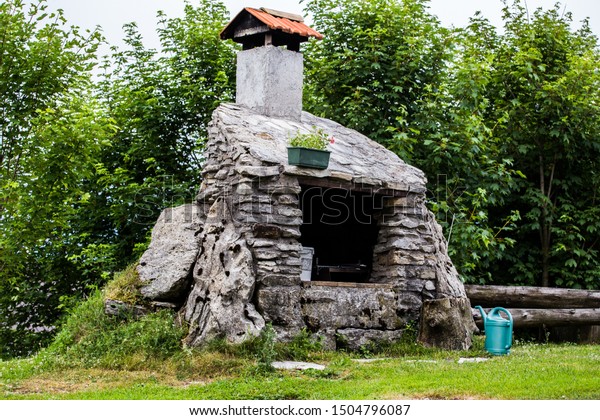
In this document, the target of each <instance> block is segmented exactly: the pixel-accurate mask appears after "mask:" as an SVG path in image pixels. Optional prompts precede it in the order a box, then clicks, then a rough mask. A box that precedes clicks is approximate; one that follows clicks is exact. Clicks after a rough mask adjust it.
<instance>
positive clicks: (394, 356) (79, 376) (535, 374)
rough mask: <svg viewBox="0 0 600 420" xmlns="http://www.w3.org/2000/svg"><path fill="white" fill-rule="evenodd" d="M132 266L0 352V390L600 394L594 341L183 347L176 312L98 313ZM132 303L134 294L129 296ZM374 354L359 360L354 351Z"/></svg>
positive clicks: (599, 359) (44, 395)
mask: <svg viewBox="0 0 600 420" xmlns="http://www.w3.org/2000/svg"><path fill="white" fill-rule="evenodd" d="M135 279H136V276H135V275H134V274H133V273H132V271H131V270H129V271H126V272H124V273H122V274H120V275H118V276H116V278H115V280H114V281H113V282H112V283H111V284H110V285H109V286H108V287H107V289H105V291H98V292H96V293H95V294H94V295H93V296H91V297H90V298H89V299H88V300H87V301H85V302H83V303H82V304H80V305H79V306H78V307H77V308H75V309H74V310H73V311H72V312H71V314H70V316H69V317H68V318H67V319H66V320H65V322H64V324H63V326H62V328H61V330H60V332H59V333H58V335H57V336H56V338H55V340H54V342H53V343H52V345H50V347H49V348H47V349H45V350H43V351H41V352H40V353H38V354H37V355H36V356H35V357H32V358H29V359H23V360H11V361H4V362H0V398H2V399H128V400H129V399H131V400H137V399H211V400H214V399H218V400H228V399H236V400H248V399H345V400H353V399H421V398H428V399H600V346H592V345H586V346H584V345H580V346H576V345H553V344H531V343H517V344H516V345H515V346H514V347H513V351H512V354H511V355H510V356H505V357H490V358H489V360H488V361H486V362H483V363H464V364H459V363H458V360H459V358H460V357H481V356H486V353H485V351H484V349H483V337H475V342H474V346H473V348H472V349H471V350H469V351H465V352H451V351H442V350H439V349H430V348H425V347H422V346H420V345H418V344H417V343H416V340H415V334H416V331H415V330H414V328H412V329H409V330H408V332H407V333H405V334H404V335H403V339H402V340H401V342H399V343H395V344H392V345H378V346H372V347H370V348H364V349H362V350H361V351H360V352H357V353H348V352H337V353H336V352H326V351H323V350H322V348H321V345H320V343H319V341H318V340H315V338H314V337H312V336H311V335H310V334H309V333H307V332H306V331H303V332H302V333H301V334H299V335H298V336H297V337H296V338H295V339H294V340H293V341H292V342H291V343H288V344H285V345H284V344H280V343H274V340H273V335H274V331H273V329H272V328H266V329H265V330H264V332H263V334H262V335H261V336H260V337H256V338H254V339H252V340H249V341H247V342H246V343H244V344H241V345H236V346H233V345H228V344H226V343H224V342H223V341H219V340H215V341H213V342H211V343H209V344H208V345H207V346H206V347H205V348H203V349H200V350H189V349H183V348H182V346H181V339H182V338H183V335H184V330H183V329H182V328H178V327H175V326H174V324H175V322H174V321H175V314H173V313H171V312H168V311H161V312H157V313H153V314H150V315H148V316H145V317H142V318H140V319H136V318H135V317H133V316H131V315H128V314H122V316H120V317H110V316H107V315H106V314H105V313H104V310H103V309H104V308H103V301H104V298H105V297H106V290H108V291H110V293H111V296H131V297H132V298H133V297H134V293H133V292H132V290H133V289H132V288H131V287H130V286H131V285H132V284H133V283H135ZM131 303H135V302H131ZM363 357H371V358H383V360H378V361H375V362H371V363H368V364H364V363H359V362H357V361H356V360H354V359H358V358H363ZM272 360H305V361H311V362H317V363H322V364H325V365H326V366H327V368H326V369H325V370H324V371H315V370H309V371H304V372H282V371H275V370H273V369H270V362H271V361H272Z"/></svg>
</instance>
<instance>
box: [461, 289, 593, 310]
mask: <svg viewBox="0 0 600 420" xmlns="http://www.w3.org/2000/svg"><path fill="white" fill-rule="evenodd" d="M465 290H466V292H467V296H468V297H469V300H470V301H471V306H476V305H481V306H483V307H486V306H488V307H493V306H503V307H506V308H508V307H510V308H556V309H561V308H563V309H565V308H566V309H569V308H572V309H576V308H600V290H578V289H558V288H554V287H528V286H478V285H472V284H466V285H465Z"/></svg>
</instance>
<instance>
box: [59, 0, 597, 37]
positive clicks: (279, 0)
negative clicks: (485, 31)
mask: <svg viewBox="0 0 600 420" xmlns="http://www.w3.org/2000/svg"><path fill="white" fill-rule="evenodd" d="M557 1H558V0H527V5H528V7H529V9H530V10H531V11H533V10H535V9H536V8H538V7H540V6H541V7H544V8H550V7H552V6H553V5H554V4H555V3H556V2H557ZM560 2H561V4H563V5H564V4H566V6H567V10H568V11H571V12H572V13H573V21H574V23H575V24H574V26H575V27H576V28H578V27H579V26H580V25H579V23H578V22H579V21H581V20H582V19H584V18H585V17H589V18H590V23H591V26H592V29H593V30H594V32H595V34H596V35H597V36H599V37H600V1H598V0H561V1H560ZM184 3H185V1H184V0H48V4H49V5H50V7H51V8H56V9H58V8H62V9H63V10H64V11H65V16H66V18H67V21H68V23H69V24H71V25H77V26H80V27H82V28H88V29H93V28H95V27H96V25H99V26H101V27H102V29H103V32H104V35H105V37H106V38H107V40H108V42H109V43H110V44H111V45H122V42H121V41H122V39H123V36H124V32H123V30H122V26H123V24H125V23H127V22H132V21H134V22H136V23H137V24H138V27H139V29H140V32H141V33H142V35H143V36H144V41H145V44H146V46H148V47H158V37H157V36H156V33H155V29H156V11H157V10H163V11H164V12H165V13H166V14H167V16H169V17H176V16H181V15H183V5H184ZM191 3H192V4H195V1H194V0H191ZM224 3H225V5H226V6H227V8H228V9H229V12H230V14H232V15H235V14H236V13H237V12H239V11H240V10H241V9H242V8H243V7H246V6H250V7H270V8H273V9H277V10H283V11H287V12H296V13H299V14H301V13H302V8H303V6H302V5H301V4H300V2H299V0H245V1H244V0H225V1H224ZM429 4H430V8H431V12H432V13H433V14H435V15H437V16H438V17H439V19H440V20H441V21H442V24H443V25H445V26H452V25H453V26H457V27H460V26H464V25H465V24H466V23H467V22H468V19H469V17H471V16H473V14H474V13H475V11H477V10H480V11H481V12H482V13H483V15H484V16H485V17H487V18H488V19H490V21H491V22H492V23H493V24H495V25H497V26H499V25H501V24H502V20H501V10H502V7H503V4H502V1H501V0H431V1H430V3H429Z"/></svg>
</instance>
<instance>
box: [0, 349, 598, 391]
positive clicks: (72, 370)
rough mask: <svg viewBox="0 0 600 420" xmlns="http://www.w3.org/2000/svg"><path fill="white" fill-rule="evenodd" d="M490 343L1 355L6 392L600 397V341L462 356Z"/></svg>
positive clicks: (0, 382)
mask: <svg viewBox="0 0 600 420" xmlns="http://www.w3.org/2000/svg"><path fill="white" fill-rule="evenodd" d="M481 355H482V354H481V351H474V352H470V353H457V352H445V351H420V352H417V353H416V354H414V355H410V354H405V355H402V356H401V357H398V356H396V357H389V356H388V355H386V354H376V355H369V356H372V357H377V358H382V359H381V360H375V361H370V362H368V363H364V362H362V363H361V362H359V361H357V360H356V359H355V357H359V356H357V355H351V354H346V353H331V352H317V353H314V354H311V355H310V359H311V361H313V362H321V363H323V364H325V365H326V366H327V368H326V369H325V370H323V371H316V370H308V371H273V372H269V371H266V370H264V369H260V368H259V366H258V365H257V364H256V362H255V360H253V359H252V358H248V357H240V356H236V355H232V354H228V353H219V352H215V351H203V352H190V353H187V354H185V355H183V354H179V355H178V356H177V357H175V358H170V359H167V360H164V361H162V362H157V361H152V360H143V359H140V360H138V361H135V362H132V361H129V363H127V366H128V367H127V368H126V369H110V368H107V367H106V366H104V367H68V366H66V365H65V364H64V363H63V364H57V363H55V362H54V361H52V360H49V358H51V357H52V355H50V354H45V353H44V352H42V353H41V355H38V356H37V357H34V358H31V359H24V360H13V361H7V362H0V395H1V398H2V399H82V400H85V399H107V400H108V399H111V400H112V399H131V400H138V399H206V400H228V399H236V400H251V399H272V400H273V399H275V400H277V399H309V400H314V399H332V400H335V399H343V400H354V399H370V400H373V399H392V400H395V399H576V400H580V399H600V346H593V345H565V344H563V345H553V344H531V343H520V344H516V345H515V346H514V347H513V351H512V353H511V355H509V356H501V357H491V358H489V359H488V360H486V361H483V362H478V363H477V362H473V361H467V362H464V363H459V359H460V358H461V357H471V358H473V357H475V356H477V357H481Z"/></svg>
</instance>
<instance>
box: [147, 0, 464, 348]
mask: <svg viewBox="0 0 600 420" xmlns="http://www.w3.org/2000/svg"><path fill="white" fill-rule="evenodd" d="M274 22H275V23H276V24H275V23H274ZM282 27H283V28H284V29H283V30H282V29H277V28H282ZM285 30H289V31H290V32H291V33H288V32H285V33H284V35H285V36H283V35H282V34H281V33H279V32H277V31H280V32H281V31H285ZM294 31H295V32H296V33H294ZM223 34H224V37H230V38H233V39H234V40H236V41H238V42H241V43H243V44H244V42H245V44H244V48H245V50H243V51H241V52H240V53H239V56H238V76H237V77H238V94H237V100H236V104H223V105H221V106H219V107H218V108H217V109H216V110H215V112H214V114H213V119H212V122H211V123H210V126H209V130H208V132H209V141H208V143H207V145H206V148H205V151H204V157H205V165H204V168H203V173H202V174H203V182H202V185H201V186H200V189H199V192H198V195H197V198H196V201H195V202H194V203H192V204H188V205H185V206H181V207H178V208H173V209H167V210H165V211H164V212H163V214H162V215H161V217H160V218H159V220H158V222H157V224H156V226H155V228H154V231H153V237H152V242H151V245H150V247H149V249H148V251H147V252H146V253H145V254H144V255H143V257H142V258H141V260H140V263H139V265H138V273H139V274H140V278H141V279H142V281H143V282H144V284H145V285H144V287H143V288H142V289H141V291H142V294H143V295H144V296H145V297H146V298H147V299H148V300H152V301H158V302H168V303H171V304H172V305H174V306H176V307H177V308H178V310H179V314H180V320H181V322H182V324H183V325H185V326H187V328H188V331H189V334H188V336H187V337H186V339H185V342H186V344H187V345H189V346H199V345H202V344H204V343H206V342H207V341H208V340H210V339H212V338H216V337H224V338H226V339H227V340H228V341H230V342H240V341H243V340H245V339H246V338H247V337H249V336H251V335H256V334H258V333H260V331H261V330H262V329H263V328H264V327H265V325H266V324H267V323H270V324H272V326H273V328H274V329H275V330H276V331H277V334H278V339H279V340H283V341H285V340H289V339H291V338H293V337H294V336H295V335H297V334H299V333H300V332H301V330H303V329H307V330H308V331H310V332H312V333H314V334H316V335H319V336H321V337H322V338H323V342H324V344H325V345H326V347H328V348H338V347H342V346H347V347H350V348H359V347H361V346H363V345H365V344H367V343H369V342H372V341H393V340H397V339H399V338H400V337H401V336H402V334H403V332H404V331H405V330H406V328H407V326H409V325H413V324H420V326H421V330H422V331H421V332H422V334H421V339H422V341H423V342H425V343H426V344H430V345H439V346H442V347H446V348H457V349H464V348H467V347H468V346H469V345H470V340H471V338H470V334H471V332H472V331H473V330H474V328H475V327H474V324H473V321H472V317H471V312H470V304H469V301H468V299H467V298H466V294H465V291H464V288H463V285H462V283H461V282H460V280H459V278H458V274H457V272H456V270H455V268H454V266H453V265H452V262H451V261H450V259H449V257H448V254H447V249H446V241H445V239H444V237H443V235H442V231H441V228H440V227H439V225H438V224H437V223H436V221H435V219H434V217H433V215H432V213H431V212H430V211H429V210H427V208H426V206H425V193H426V187H425V186H426V179H425V176H424V174H423V173H422V172H421V171H420V170H418V169H416V168H414V167H412V166H410V165H407V164H406V163H404V162H403V161H402V160H401V159H399V158H398V157H397V156H396V155H395V154H394V153H392V152H390V151H388V150H387V149H385V148H384V147H383V146H381V145H380V144H378V143H376V142H374V141H372V140H370V139H369V138H367V137H365V136H363V135H361V134H360V133H358V132H356V131H354V130H351V129H348V128H346V127H343V126H341V125H340V124H337V123H336V122H334V121H330V120H327V119H324V118H318V117H316V116H314V115H311V114H309V113H306V112H303V111H302V108H301V96H302V90H301V81H302V55H301V53H299V52H297V48H296V47H295V45H296V44H295V43H296V42H298V44H299V42H302V41H303V40H305V38H306V39H307V38H308V36H313V37H317V38H318V37H320V34H318V33H316V32H314V31H313V30H312V29H310V28H308V27H306V26H305V25H304V24H303V23H302V22H301V17H298V16H295V15H290V14H287V13H282V12H276V11H269V10H258V9H250V8H246V9H244V10H243V11H242V12H241V13H240V14H239V15H238V16H237V17H236V18H234V20H233V21H232V23H231V24H230V25H229V26H228V27H227V28H225V30H224V31H223ZM315 34H316V35H315ZM247 37H251V39H250V40H249V39H248V38H247ZM282 45H287V46H288V49H283V47H282ZM290 47H291V48H290ZM298 63H299V65H298ZM298 80H300V86H299V89H300V90H299V94H298V86H297V85H298ZM315 128H318V129H321V130H323V132H325V133H327V135H328V136H333V138H334V139H335V143H334V144H331V145H330V147H329V150H330V151H331V158H330V163H329V166H328V168H327V169H311V168H305V167H300V166H294V165H290V164H288V162H287V146H288V142H289V139H290V138H291V137H292V136H293V135H294V134H295V133H297V132H301V133H305V132H310V131H311V130H314V129H315ZM303 264H304V267H303ZM303 271H304V273H303ZM307 271H308V272H307ZM428 308H431V309H428ZM440 308H441V309H440Z"/></svg>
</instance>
